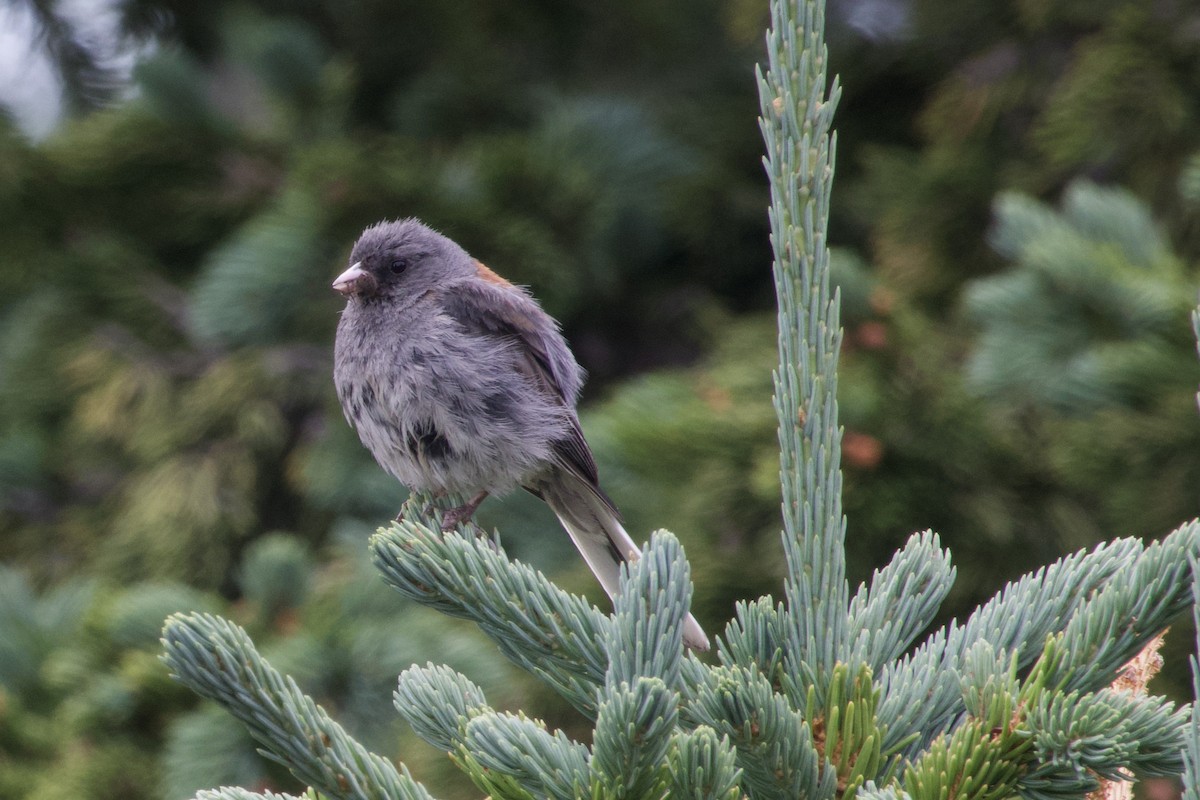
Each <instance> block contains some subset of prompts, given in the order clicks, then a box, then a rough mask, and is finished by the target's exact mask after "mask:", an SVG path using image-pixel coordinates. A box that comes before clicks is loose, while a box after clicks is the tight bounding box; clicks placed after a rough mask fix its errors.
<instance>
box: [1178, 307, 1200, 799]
mask: <svg viewBox="0 0 1200 800" xmlns="http://www.w3.org/2000/svg"><path fill="white" fill-rule="evenodd" d="M1192 326H1193V328H1194V329H1195V332H1196V340H1197V342H1198V347H1200V312H1195V313H1193V314H1192ZM1188 563H1189V566H1190V567H1191V569H1192V580H1191V586H1192V624H1193V626H1195V631H1196V649H1195V650H1194V651H1193V652H1192V655H1191V657H1190V658H1189V659H1188V660H1189V661H1190V662H1191V665H1192V698H1193V702H1192V713H1191V719H1190V725H1189V726H1188V729H1187V733H1186V735H1185V741H1184V751H1183V765H1184V766H1183V799H1182V800H1200V558H1197V557H1195V556H1193V557H1192V558H1190V559H1189V560H1188Z"/></svg>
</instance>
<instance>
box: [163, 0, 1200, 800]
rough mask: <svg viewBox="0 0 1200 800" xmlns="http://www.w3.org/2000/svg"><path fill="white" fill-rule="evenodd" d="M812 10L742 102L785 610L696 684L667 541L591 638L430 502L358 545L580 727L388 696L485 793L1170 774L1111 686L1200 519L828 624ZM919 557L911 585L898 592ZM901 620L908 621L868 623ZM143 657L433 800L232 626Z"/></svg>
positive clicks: (252, 723) (828, 453)
mask: <svg viewBox="0 0 1200 800" xmlns="http://www.w3.org/2000/svg"><path fill="white" fill-rule="evenodd" d="M823 10H824V9H823V4H821V3H820V2H818V1H817V0H811V1H810V2H808V3H806V4H803V5H800V4H798V3H797V4H791V3H787V2H782V1H781V2H777V3H775V4H773V15H774V16H773V21H772V28H771V31H770V32H769V34H768V45H769V46H768V53H769V69H768V71H767V72H766V73H765V74H764V75H763V76H761V77H760V81H759V86H760V93H761V97H762V107H763V122H762V126H763V132H764V139H765V141H766V144H767V159H766V164H767V169H768V175H769V177H770V179H771V184H772V199H773V203H772V227H773V235H772V244H773V247H774V250H775V253H776V264H775V266H776V283H777V287H778V294H779V300H780V303H779V304H780V314H779V330H780V337H779V351H780V366H779V369H778V371H777V373H776V377H775V381H776V394H775V405H776V411H777V414H778V418H779V430H780V442H781V451H782V452H781V480H782V483H783V501H784V504H783V505H784V532H783V544H784V551H785V555H786V561H787V577H786V580H785V585H784V601H783V602H777V601H775V600H773V599H772V598H769V597H764V598H762V599H760V600H759V601H756V602H754V603H744V604H741V605H740V606H739V607H738V616H737V619H735V620H734V621H732V622H731V623H730V624H729V627H728V628H727V632H726V636H725V637H723V638H722V639H719V640H718V658H719V661H720V662H721V663H720V664H719V665H715V666H714V665H708V664H705V663H704V662H702V661H700V660H699V659H697V658H696V657H695V656H694V655H693V654H686V655H685V653H684V650H683V646H682V643H681V634H680V630H681V624H682V620H683V618H684V616H685V615H686V614H687V612H688V609H689V607H690V601H691V582H690V570H689V567H688V564H687V561H686V560H685V559H684V556H683V551H682V548H681V547H680V546H679V544H678V542H677V540H676V539H675V538H674V537H673V536H672V535H670V534H669V533H666V532H665V531H659V532H657V533H656V534H655V535H653V536H652V537H651V539H650V542H649V544H648V545H647V547H646V549H645V552H644V554H643V556H642V557H641V558H640V559H638V560H637V561H636V562H634V563H632V564H631V565H629V566H628V569H625V568H623V570H622V592H621V594H620V595H619V596H618V597H617V599H616V600H615V609H614V612H613V614H612V615H611V616H608V615H604V614H602V613H600V612H599V611H598V610H596V609H595V608H594V607H591V606H589V605H588V604H587V603H586V602H584V601H582V600H581V599H579V598H575V597H572V596H571V595H569V594H567V593H565V592H563V591H561V590H559V589H557V588H556V587H554V585H553V584H551V583H550V582H549V581H548V580H547V579H545V578H544V577H543V576H542V575H541V574H540V573H537V572H535V571H534V570H532V569H530V568H528V567H526V566H524V565H521V564H519V563H516V562H510V561H509V560H508V558H507V556H506V555H505V554H504V552H503V551H502V550H501V549H500V547H499V545H498V543H497V542H495V541H494V540H492V539H490V538H488V537H486V536H472V535H464V533H469V532H465V531H461V530H460V531H459V532H453V533H450V534H446V535H443V534H442V533H441V530H440V528H441V518H440V514H439V513H437V512H436V505H437V501H436V500H435V498H432V497H426V496H422V495H417V496H414V497H412V498H410V500H409V501H408V503H406V505H405V507H404V509H403V510H402V513H401V516H400V518H399V520H398V521H397V522H395V523H393V524H392V525H391V526H390V527H389V528H386V529H381V530H380V531H379V532H378V533H377V534H376V536H375V537H374V538H373V539H372V544H371V547H372V553H373V559H374V561H375V564H376V566H377V568H378V569H380V571H381V572H382V573H383V575H384V577H385V579H386V580H387V582H388V583H390V584H391V585H392V586H393V587H394V588H396V589H398V590H399V591H400V592H401V593H402V594H404V595H406V596H407V597H409V598H410V599H412V600H415V601H417V602H419V603H423V604H425V605H428V606H430V607H432V608H435V609H437V610H438V611H441V612H443V613H446V614H450V615H452V616H461V617H466V618H468V619H471V620H473V621H475V622H476V623H478V624H479V626H480V628H481V629H482V630H483V631H484V632H485V633H486V634H488V635H489V636H491V637H492V638H493V639H494V640H495V641H496V643H497V645H498V646H499V648H500V650H501V651H502V652H503V653H505V655H507V656H508V657H509V659H510V660H512V661H514V662H515V663H517V664H519V665H521V666H524V667H525V668H526V669H528V670H529V671H531V672H533V673H534V674H537V675H538V676H539V677H541V678H543V679H544V680H546V681H547V682H548V683H549V684H550V685H551V686H552V687H554V688H555V689H556V690H557V691H559V692H560V693H561V694H562V695H563V696H564V697H565V698H566V699H567V700H568V701H569V702H570V703H571V704H572V705H574V706H575V707H576V708H577V709H579V710H580V711H581V712H582V713H583V714H584V715H585V716H586V717H587V718H588V719H589V720H591V721H593V723H594V725H595V728H594V731H593V734H592V737H591V745H590V746H588V745H585V744H583V743H580V742H578V741H575V740H573V739H572V738H571V737H569V736H568V735H567V734H565V733H564V732H562V731H561V730H557V731H552V730H551V729H550V728H549V727H548V726H547V725H546V724H545V723H544V722H541V721H539V720H536V719H532V718H529V717H527V716H525V715H523V714H511V713H507V712H498V711H496V710H495V709H494V707H493V706H492V705H490V704H489V703H488V701H487V699H486V697H485V695H484V693H483V692H482V691H481V690H480V689H479V687H478V686H476V685H475V684H474V683H473V682H471V681H470V680H469V679H467V678H466V677H465V676H462V675H461V674H458V673H456V672H454V671H453V670H449V669H446V668H439V667H434V666H432V665H431V666H429V667H426V668H424V669H421V668H414V669H410V670H408V671H407V672H405V673H404V674H403V675H402V676H401V680H400V684H399V688H398V690H397V692H396V705H397V708H398V709H399V710H400V712H401V714H402V715H403V716H404V717H405V718H406V719H408V720H409V722H410V724H412V726H413V728H414V730H416V731H417V732H418V734H419V735H421V736H422V737H423V738H425V739H426V740H427V741H429V742H430V743H431V744H433V745H434V746H435V747H439V748H442V749H444V750H446V751H447V752H448V753H449V754H450V755H451V757H452V759H453V760H454V761H455V763H456V764H458V766H459V767H460V768H461V769H463V770H464V771H465V772H466V774H467V775H468V776H469V777H470V778H471V780H472V781H473V782H474V783H475V784H476V786H478V787H479V788H480V789H481V790H482V791H483V792H485V793H486V794H488V795H489V796H492V797H514V798H531V797H552V798H563V800H567V799H569V798H579V797H585V796H591V797H666V796H674V793H676V792H680V793H688V794H690V793H691V792H692V791H693V790H694V787H695V785H696V784H695V778H694V777H683V776H681V775H680V773H679V771H678V769H679V767H678V766H677V765H679V764H694V763H699V762H700V761H701V760H702V759H703V760H704V761H705V762H708V761H710V760H712V761H713V762H714V764H713V767H714V769H713V772H714V779H713V780H712V781H711V782H705V783H704V789H703V790H702V791H701V793H700V794H699V796H725V795H727V794H728V795H730V796H732V795H733V793H734V791H735V790H738V789H740V791H742V792H744V793H745V794H746V795H747V796H749V797H754V798H760V797H761V798H768V797H781V798H782V797H789V798H790V797H809V798H833V797H835V796H838V797H843V798H853V797H856V796H858V794H859V792H860V791H861V793H862V795H863V796H864V797H879V798H883V797H894V798H901V797H904V798H914V799H915V800H934V799H935V798H939V799H940V798H944V797H947V796H951V795H952V796H954V797H964V798H979V800H1001V798H1005V797H1011V796H1013V795H1016V794H1020V795H1022V796H1025V797H1029V798H1033V799H1034V800H1051V799H1052V798H1057V797H1063V796H1078V795H1079V794H1082V793H1085V792H1090V791H1094V790H1096V789H1098V788H1099V786H1100V781H1101V780H1128V779H1132V778H1134V777H1153V776H1161V775H1176V774H1179V772H1180V771H1181V770H1182V769H1183V767H1184V762H1183V752H1184V746H1185V741H1186V731H1187V726H1188V723H1189V721H1190V719H1191V714H1192V712H1191V710H1190V709H1187V708H1179V709H1177V708H1176V707H1175V705H1174V704H1173V703H1170V702H1168V701H1166V700H1163V699H1160V698H1154V697H1147V696H1139V695H1133V694H1127V693H1123V692H1120V691H1117V690H1114V689H1111V688H1108V687H1109V684H1111V683H1112V681H1113V679H1114V678H1115V676H1116V675H1117V673H1118V671H1119V670H1120V669H1121V667H1122V666H1123V665H1124V664H1125V663H1126V662H1128V661H1129V660H1130V659H1131V658H1132V657H1133V656H1134V655H1136V654H1137V653H1138V652H1140V651H1141V649H1142V648H1143V647H1145V646H1146V644H1147V643H1148V642H1150V641H1151V640H1152V639H1154V638H1155V637H1156V636H1157V635H1158V634H1159V632H1160V631H1161V630H1162V629H1163V628H1164V627H1165V626H1166V625H1167V624H1168V623H1169V622H1171V621H1172V620H1173V619H1174V618H1176V617H1177V616H1178V615H1179V614H1180V613H1181V612H1182V611H1183V610H1184V609H1185V608H1186V607H1187V606H1188V605H1189V604H1190V603H1193V602H1194V599H1193V591H1192V585H1191V582H1189V581H1188V579H1187V578H1188V576H1189V575H1190V574H1191V573H1190V572H1189V570H1191V567H1192V565H1193V564H1195V562H1196V561H1197V559H1200V523H1197V522H1192V523H1189V524H1186V525H1184V526H1182V527H1181V528H1179V529H1178V530H1176V531H1175V532H1174V533H1173V534H1171V535H1169V536H1167V537H1166V538H1164V539H1163V540H1161V541H1159V542H1155V543H1153V544H1150V545H1149V546H1145V545H1143V544H1142V543H1140V542H1138V541H1136V540H1128V539H1127V540H1121V541H1118V542H1116V543H1114V544H1112V545H1109V546H1101V547H1099V548H1096V549H1095V550H1093V551H1091V552H1080V553H1077V554H1076V555H1074V556H1072V557H1070V558H1068V559H1063V560H1061V561H1059V562H1057V563H1055V564H1053V565H1051V566H1050V567H1048V568H1046V569H1044V570H1042V571H1039V572H1038V573H1035V574H1032V575H1029V576H1026V577H1025V578H1023V579H1022V580H1020V581H1018V582H1016V583H1014V584H1012V585H1010V586H1009V587H1007V588H1006V589H1005V590H1003V591H1002V592H1001V593H1000V594H998V595H997V596H996V597H995V598H994V599H993V600H992V601H990V602H989V603H988V604H986V605H984V606H983V607H981V608H980V609H978V610H977V611H976V612H974V613H973V614H971V615H970V616H969V617H968V618H967V619H966V620H965V622H963V623H961V624H960V623H958V622H957V621H954V622H951V623H950V624H948V625H947V626H945V627H943V628H941V629H940V630H937V631H935V632H934V633H933V634H932V635H931V636H930V637H929V638H928V639H926V640H925V641H924V642H923V643H921V644H919V645H917V646H916V648H915V649H913V650H911V653H910V654H908V655H903V654H904V653H906V652H908V651H909V650H910V648H911V647H912V646H913V645H914V639H915V637H916V636H918V635H919V631H920V630H921V628H923V627H924V625H925V623H926V622H927V621H928V617H929V615H930V614H931V609H932V607H934V606H936V605H937V603H938V601H940V599H941V598H942V597H943V596H944V594H945V591H946V588H947V586H948V584H949V583H950V581H951V580H952V578H953V570H952V568H951V567H950V562H949V557H948V555H947V554H945V553H943V552H941V551H940V548H939V547H938V541H937V539H936V537H934V536H933V535H932V534H922V535H917V536H914V537H913V538H912V539H911V540H910V542H909V545H908V546H907V547H905V548H903V549H902V550H901V551H899V552H898V553H897V555H896V557H895V558H894V560H893V563H892V564H891V565H889V566H888V567H886V568H884V569H882V570H879V571H877V572H876V574H875V576H874V577H873V579H872V583H871V586H870V588H867V587H866V586H864V587H863V588H861V589H860V591H859V592H858V593H857V594H856V595H855V597H854V599H853V600H851V597H850V593H849V587H848V583H847V580H846V577H845V562H844V552H845V551H844V536H845V522H844V519H843V516H842V512H841V475H840V459H839V454H840V448H839V446H838V445H839V440H840V429H839V427H838V413H837V402H836V369H837V354H838V349H839V344H840V335H841V334H840V329H839V326H838V324H837V298H836V295H831V293H830V288H829V277H828V253H827V249H826V246H825V230H826V226H827V221H828V213H829V206H828V197H829V192H830V188H831V183H832V168H831V158H832V143H831V140H830V137H829V126H830V121H831V118H832V110H833V105H834V102H833V98H836V95H837V90H836V85H835V88H834V89H832V90H830V94H829V95H826V91H827V90H826V83H827V81H826V77H825V74H824V71H823V68H824V64H825V63H827V55H826V53H825V51H824V45H823V42H824V18H823ZM1079 205H1080V206H1082V207H1085V208H1092V209H1095V208H1096V207H1097V205H1103V203H1100V204H1090V205H1089V204H1088V203H1086V202H1081V203H1080V204H1079ZM1099 213H1101V214H1102V213H1103V210H1102V209H1101V210H1100V212H1099ZM1126 252H1127V253H1128V252H1129V251H1126ZM451 501H453V498H451ZM917 556H922V557H924V558H923V559H922V560H923V561H925V562H927V563H928V566H926V567H924V568H922V569H919V570H913V569H911V567H912V566H913V560H914V558H915V557H917ZM900 598H904V599H903V600H901V599H900ZM905 601H910V602H908V603H907V604H906V602H905ZM897 608H900V609H902V610H903V611H905V612H907V614H906V615H905V616H901V617H892V618H889V614H890V613H893V612H896V611H897ZM910 615H911V616H910ZM889 623H892V624H889ZM867 625H869V626H871V627H869V628H868V627H859V626H867ZM163 641H164V645H165V647H166V654H165V656H164V660H165V661H166V663H167V664H168V666H170V668H171V669H172V671H173V673H174V674H175V675H176V677H177V678H179V679H180V680H181V681H183V682H184V683H186V684H187V685H188V686H190V687H191V688H193V689H194V690H196V691H197V692H199V693H201V694H203V695H205V696H207V697H210V698H212V699H215V700H217V701H219V702H220V703H221V704H222V705H224V706H225V707H226V708H228V709H229V710H230V711H232V712H233V714H234V715H235V716H237V717H239V718H240V719H241V720H242V721H243V722H245V723H246V724H247V726H248V728H249V730H250V732H251V733H252V735H254V736H255V737H256V738H257V739H258V740H259V741H260V742H261V743H262V744H263V745H264V746H265V747H266V749H267V752H268V753H269V754H270V755H271V757H272V758H274V759H277V760H278V761H280V762H281V763H283V764H285V765H286V766H288V767H289V769H290V770H291V771H292V772H293V774H295V775H296V777H297V778H299V779H300V780H302V781H304V782H306V783H308V784H309V785H310V787H312V788H314V789H316V790H318V791H320V792H322V793H325V794H328V795H331V796H333V797H373V796H388V797H392V796H395V797H416V796H428V795H427V793H426V791H425V789H424V788H423V787H422V786H421V785H420V784H418V783H416V782H415V781H413V779H412V778H411V777H410V776H409V775H408V773H407V770H405V769H402V770H400V771H397V770H395V769H394V768H393V767H392V766H391V765H390V763H389V762H387V761H385V760H382V759H379V758H378V757H377V756H373V755H372V754H370V753H369V752H368V751H366V750H365V749H364V748H362V747H361V745H358V744H357V743H356V742H355V741H353V740H352V739H350V738H349V737H348V735H347V734H346V733H345V731H344V730H343V729H342V728H341V727H340V726H338V725H337V724H336V723H334V722H332V720H330V718H329V717H328V716H327V715H326V714H325V713H324V712H323V711H322V710H321V709H320V708H319V707H318V706H316V705H315V704H314V703H313V701H312V700H311V699H309V698H307V697H306V696H304V695H303V694H302V693H301V691H300V690H299V688H298V686H297V685H296V684H295V682H294V681H291V680H290V679H287V678H285V677H283V676H282V675H281V674H280V673H279V672H278V671H276V670H275V669H274V668H272V667H271V666H270V665H268V664H267V663H266V661H264V660H263V659H262V658H261V656H259V654H258V653H257V651H256V650H255V648H254V646H253V644H252V643H251V641H250V639H249V637H248V636H247V635H246V634H245V632H244V631H242V630H241V629H240V628H237V627H236V626H233V625H231V624H230V623H229V622H227V621H225V620H222V619H220V618H218V617H213V616H210V615H203V614H191V615H176V616H173V617H172V618H171V619H169V620H168V622H167V625H166V627H165V629H164V638H163ZM867 659H870V660H867ZM876 670H878V673H879V678H878V679H876V677H875V673H876ZM715 737H720V738H719V739H718V738H715ZM714 745H716V749H717V750H718V751H723V752H724V754H725V755H721V756H717V754H716V753H715V752H714V747H713V746H714ZM718 763H719V764H723V765H725V768H724V770H721V769H719V768H718V767H717V764H718ZM731 767H732V768H734V769H737V770H740V776H737V777H738V778H740V780H738V781H737V784H736V789H735V784H734V780H737V778H735V776H736V775H737V773H732V772H731V771H730V769H731Z"/></svg>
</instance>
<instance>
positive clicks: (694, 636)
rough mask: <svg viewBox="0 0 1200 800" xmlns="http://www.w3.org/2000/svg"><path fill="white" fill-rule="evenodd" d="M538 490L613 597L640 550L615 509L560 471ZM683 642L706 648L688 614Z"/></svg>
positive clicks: (573, 478) (578, 481)
mask: <svg viewBox="0 0 1200 800" xmlns="http://www.w3.org/2000/svg"><path fill="white" fill-rule="evenodd" d="M537 493H538V495H539V496H541V498H542V499H543V500H544V501H546V505H548V506H550V509H551V510H552V511H553V512H554V513H555V515H556V516H557V517H558V519H559V521H560V522H561V523H562V525H563V527H564V528H566V529H567V533H568V534H570V535H571V541H573V542H575V546H576V547H577V548H579V552H580V554H581V555H582V556H583V560H584V561H586V562H587V565H588V566H589V567H590V568H591V570H592V572H593V573H594V574H595V575H596V578H597V579H598V580H599V581H600V585H601V586H603V587H604V591H606V592H608V596H609V597H616V594H617V591H618V590H619V589H620V581H619V577H620V573H621V564H622V563H624V562H626V561H630V560H631V559H635V558H637V557H638V555H640V553H641V551H640V550H639V549H638V546H637V544H636V543H635V542H634V541H633V539H632V538H631V537H630V535H629V534H628V533H627V532H626V531H625V528H624V527H622V525H621V521H620V520H619V519H618V518H617V515H616V512H615V511H614V510H613V509H612V507H611V506H610V505H609V504H608V503H606V502H605V501H604V499H603V498H601V497H600V495H598V494H597V493H596V492H595V491H594V490H593V489H592V488H591V487H589V486H587V485H586V484H584V483H583V482H582V481H580V480H579V479H578V478H576V477H575V476H573V475H570V474H564V473H562V472H557V473H556V474H554V475H552V476H551V477H549V478H548V479H547V480H545V481H543V482H539V483H538V486H537ZM683 643H684V644H685V645H687V646H688V647H690V648H691V649H693V650H707V649H708V647H709V644H708V637H707V636H706V635H705V634H704V630H703V629H702V628H701V627H700V623H698V622H697V621H696V618H695V617H693V616H692V615H691V614H688V615H687V619H685V620H684V621H683Z"/></svg>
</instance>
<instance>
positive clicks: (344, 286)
mask: <svg viewBox="0 0 1200 800" xmlns="http://www.w3.org/2000/svg"><path fill="white" fill-rule="evenodd" d="M367 277H370V276H369V275H368V274H367V271H366V270H365V269H363V268H362V262H361V261H356V262H354V263H353V264H351V265H350V269H348V270H346V271H345V272H343V273H342V274H341V275H338V276H337V278H336V279H335V280H334V282H333V289H334V291H336V292H340V293H341V294H347V295H349V294H356V293H357V292H358V291H359V284H361V283H362V281H363V279H364V278H367Z"/></svg>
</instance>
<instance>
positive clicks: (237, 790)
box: [196, 786, 317, 800]
mask: <svg viewBox="0 0 1200 800" xmlns="http://www.w3.org/2000/svg"><path fill="white" fill-rule="evenodd" d="M196 800H317V798H316V797H315V796H314V794H313V793H309V792H306V793H305V794H303V795H302V796H300V797H297V796H295V795H292V794H279V793H277V792H252V791H250V790H249V789H243V788H242V787H240V786H222V787H220V788H219V789H204V790H203V791H200V792H197V793H196Z"/></svg>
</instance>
